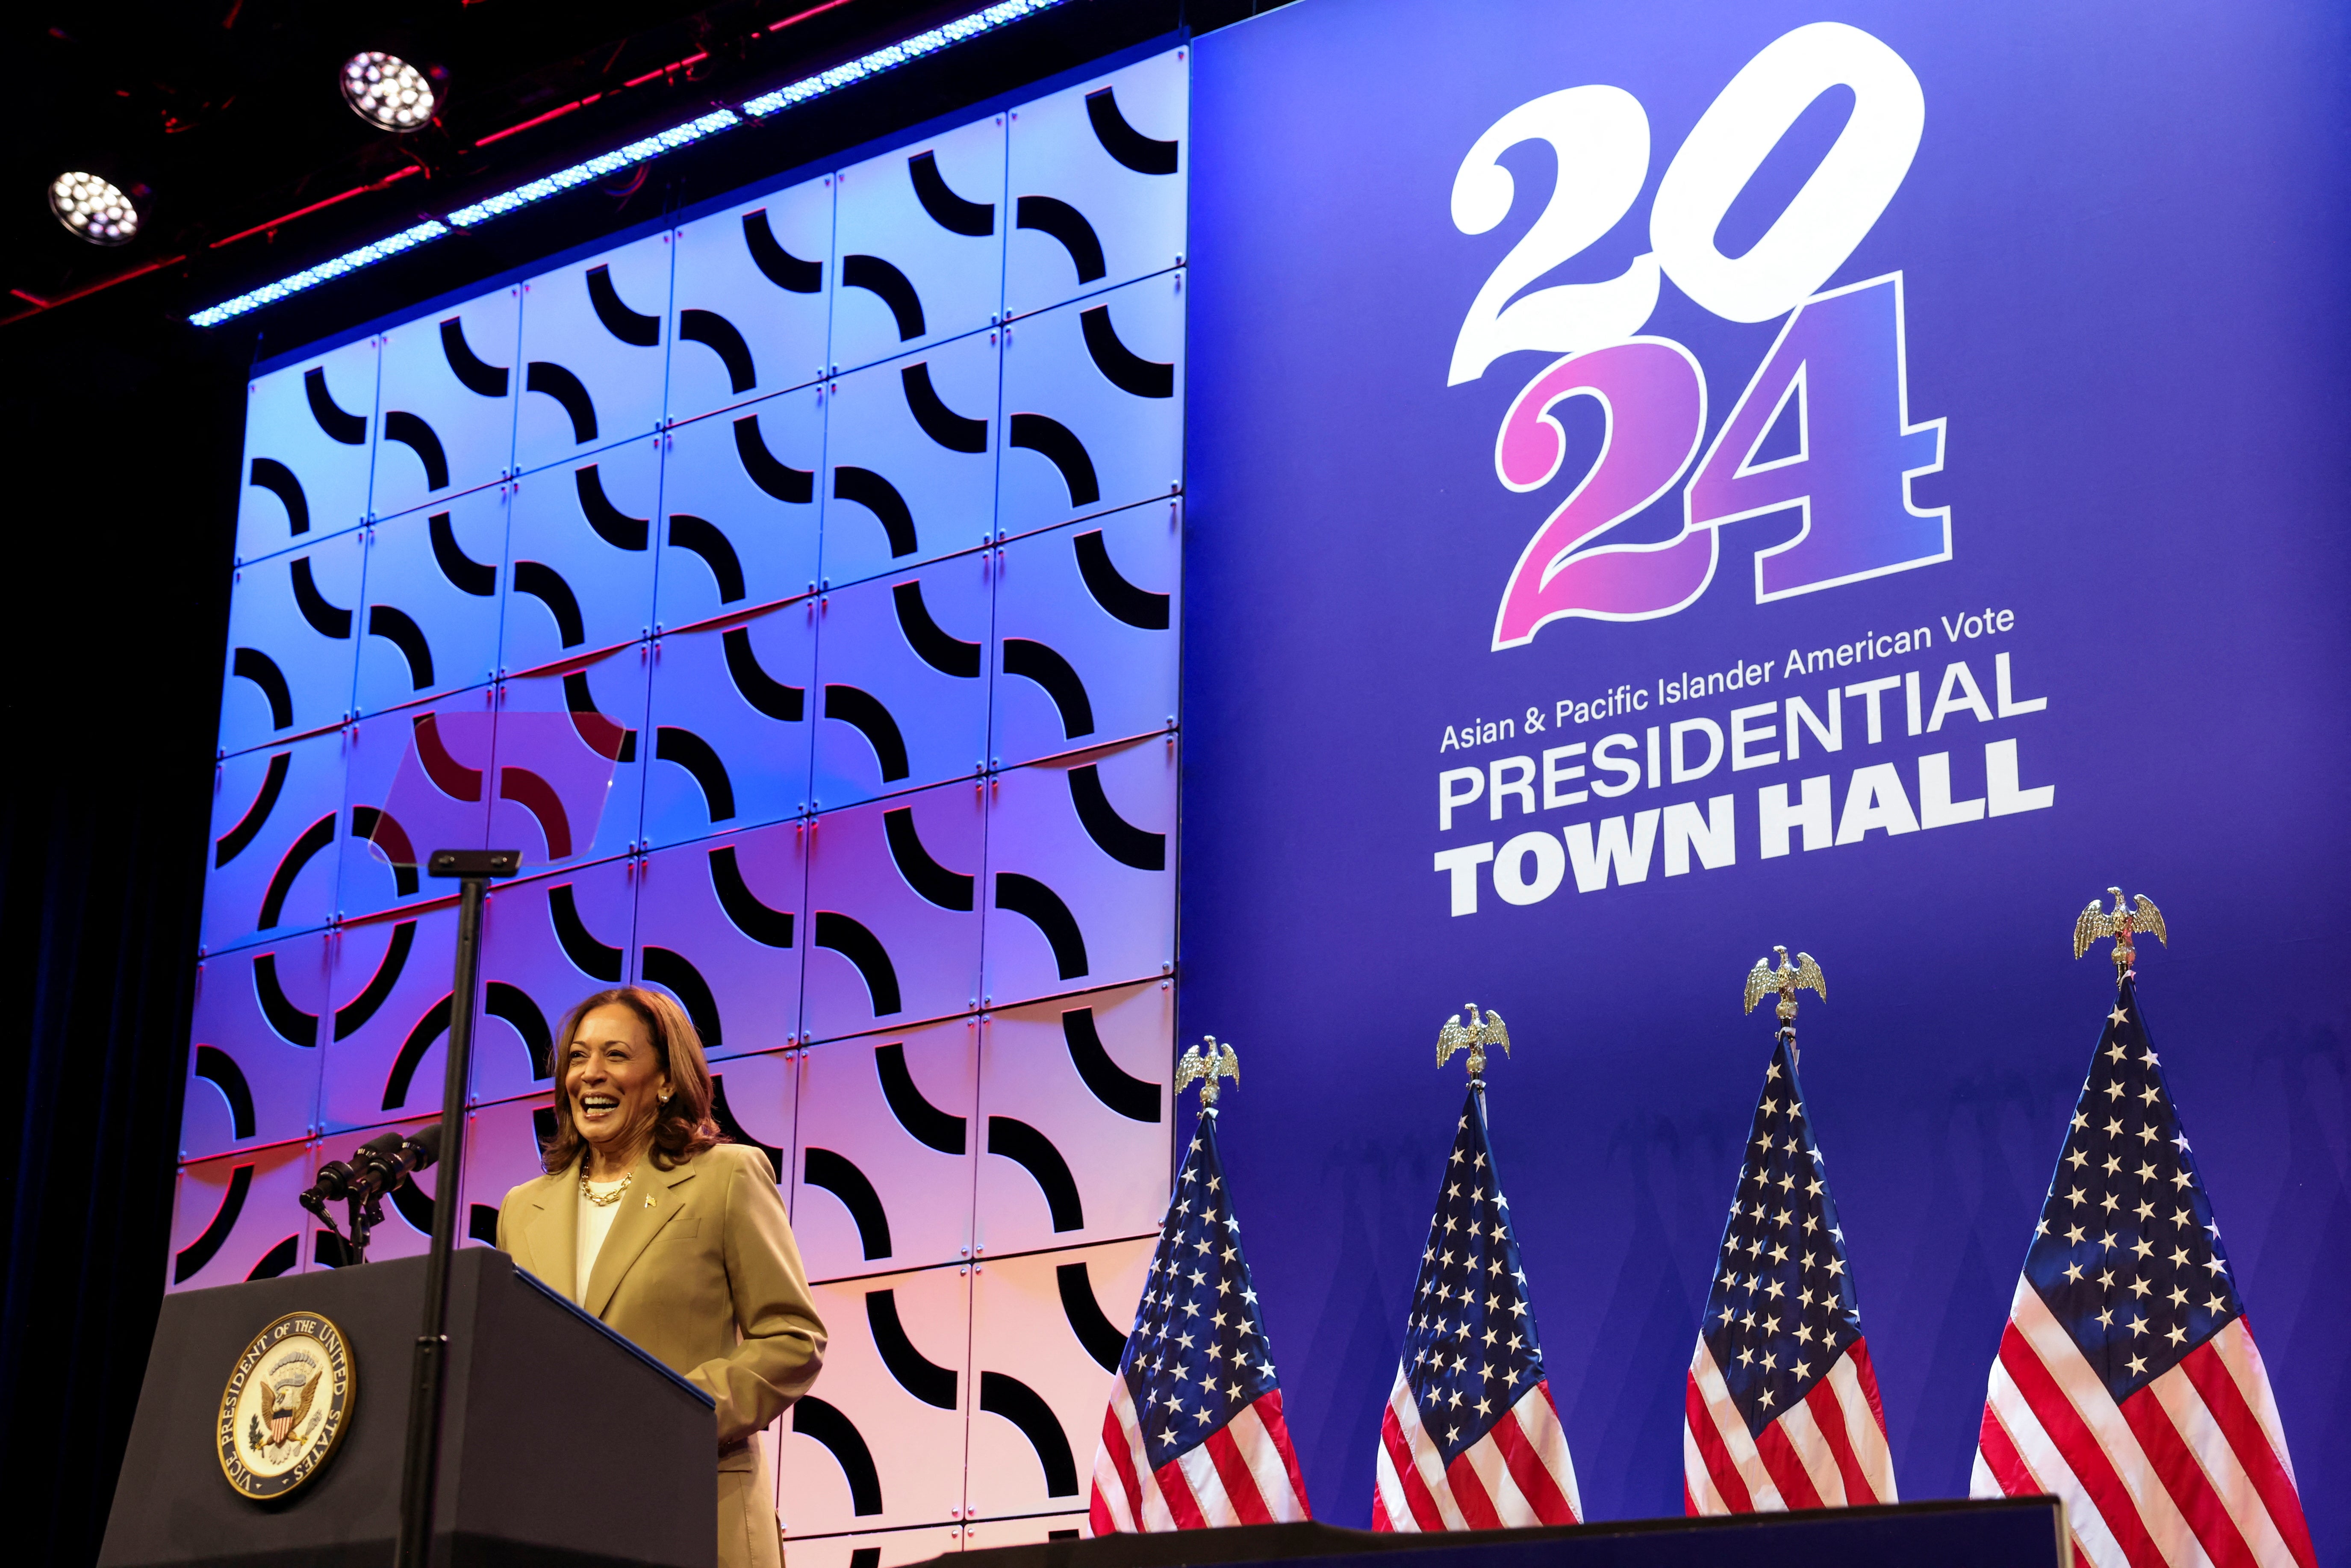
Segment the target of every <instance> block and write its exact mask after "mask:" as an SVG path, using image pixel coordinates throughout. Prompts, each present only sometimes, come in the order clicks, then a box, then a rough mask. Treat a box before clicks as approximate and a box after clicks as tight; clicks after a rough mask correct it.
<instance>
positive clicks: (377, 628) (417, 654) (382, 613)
mask: <svg viewBox="0 0 2351 1568" xmlns="http://www.w3.org/2000/svg"><path fill="white" fill-rule="evenodd" d="M368 635H369V636H371V637H381V638H382V639H383V640H384V641H385V642H387V643H391V644H392V646H393V647H395V648H397V649H399V650H400V653H401V656H402V658H404V659H406V660H407V661H408V684H409V685H411V686H412V687H413V688H414V689H415V690H417V691H420V692H421V691H423V690H424V689H425V688H426V687H427V686H430V685H432V684H433V645H432V644H431V643H427V642H426V641H425V640H424V628H423V627H422V626H419V625H418V624H417V623H416V622H415V620H414V618H413V617H412V616H411V615H410V614H409V613H408V612H406V611H404V610H395V609H393V608H392V606H391V605H389V604H378V605H374V606H371V608H370V609H369V611H368Z"/></svg>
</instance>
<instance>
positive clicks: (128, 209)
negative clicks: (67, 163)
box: [49, 170, 139, 245]
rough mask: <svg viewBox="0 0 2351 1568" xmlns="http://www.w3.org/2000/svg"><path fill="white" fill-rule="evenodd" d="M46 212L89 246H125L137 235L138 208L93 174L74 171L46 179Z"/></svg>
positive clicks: (128, 198) (126, 197)
mask: <svg viewBox="0 0 2351 1568" xmlns="http://www.w3.org/2000/svg"><path fill="white" fill-rule="evenodd" d="M49 211H50V212H52V213H54V214H57V222H59V223H61V224H63V225H65V226H66V232H67V233H68V234H70V235H73V236H74V238H76V239H81V240H88V241H89V243H90V244H92V245H128V244H130V243H131V241H132V240H134V239H136V238H138V237H139V209H138V208H136V207H134V206H132V205H131V198H130V197H128V196H126V195H124V194H123V193H121V192H120V191H119V190H117V189H115V187H114V186H113V184H112V183H110V182H108V181H105V180H101V179H99V177H98V176H97V175H95V174H85V173H83V172H80V171H78V170H76V171H74V172H70V173H65V174H60V175H58V176H57V178H56V179H54V180H52V181H50V182H49Z"/></svg>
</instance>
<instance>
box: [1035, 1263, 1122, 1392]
mask: <svg viewBox="0 0 2351 1568" xmlns="http://www.w3.org/2000/svg"><path fill="white" fill-rule="evenodd" d="M1053 1282H1054V1283H1055V1284H1057V1285H1059V1286H1060V1287H1061V1315H1062V1316H1063V1317H1066V1318H1068V1319H1069V1320H1070V1332H1071V1333H1073V1334H1076V1335H1077V1336H1078V1343H1080V1344H1081V1345H1083V1346H1085V1347H1086V1354H1088V1355H1090V1356H1092V1357H1093V1358H1094V1360H1095V1361H1096V1362H1097V1363H1099V1364H1101V1366H1102V1370H1103V1371H1104V1372H1116V1371H1117V1370H1118V1364H1119V1362H1120V1361H1121V1360H1123V1358H1124V1357H1125V1354H1126V1336H1125V1335H1124V1334H1123V1333H1119V1332H1118V1325H1117V1324H1115V1323H1113V1322H1111V1321H1110V1319H1109V1318H1108V1317H1106V1316H1104V1315H1103V1312H1102V1303H1101V1302H1100V1301H1096V1300H1095V1299H1094V1282H1093V1281H1092V1280H1091V1279H1089V1278H1088V1277H1087V1275H1086V1264H1085V1260H1084V1259H1082V1258H1081V1259H1080V1260H1078V1261H1076V1262H1074V1263H1064V1264H1062V1265H1061V1267H1059V1268H1057V1269H1055V1270H1053Z"/></svg>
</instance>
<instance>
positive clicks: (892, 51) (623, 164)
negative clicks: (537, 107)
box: [188, 0, 1065, 327]
mask: <svg viewBox="0 0 2351 1568" xmlns="http://www.w3.org/2000/svg"><path fill="white" fill-rule="evenodd" d="M1064 3H1065V0H999V3H998V4H997V5H990V6H988V7H987V9H985V10H981V11H974V12H972V13H971V14H970V15H969V16H960V17H957V18H956V20H954V21H952V22H947V23H945V24H943V25H941V26H936V27H933V28H931V29H930V30H929V31H927V32H923V33H917V34H915V35H914V37H910V38H903V39H901V40H899V41H898V42H897V43H894V44H892V45H890V46H889V47H887V48H881V49H876V50H874V51H873V52H872V53H871V54H868V55H864V56H862V57H859V58H857V59H854V60H850V61H848V62H846V63H845V64H842V65H839V66H836V67H834V68H832V69H831V70H829V71H825V72H823V73H822V74H821V75H819V76H812V77H809V78H804V79H802V80H800V81H796V82H793V83H791V84H790V85H789V86H787V87H783V88H779V89H777V90H776V91H774V92H768V93H762V94H761V95H760V96H758V98H755V99H750V100H749V101H748V102H747V103H745V104H743V105H742V106H741V113H739V114H738V113H737V112H736V110H731V109H714V110H711V111H710V112H709V113H707V114H705V115H703V116H701V117H700V118H699V119H696V120H688V121H686V122H685V123H684V124H683V125H674V126H672V127H670V129H668V130H667V131H661V132H659V133H658V134H655V135H653V136H648V137H645V138H643V140H641V141H632V142H630V143H629V144H628V145H627V146H625V147H620V148H616V149H614V150H613V151H611V152H606V153H603V154H601V156H599V157H595V158H590V159H589V160H588V161H587V162H584V163H574V164H572V165H571V166H570V167H569V168H568V169H559V170H557V171H556V172H554V173H552V174H549V175H546V176H543V177H542V178H539V179H537V180H533V181H531V182H529V183H528V184H523V185H517V186H516V187H515V188H513V189H512V190H509V191H501V192H499V193H497V194H496V195H494V196H489V197H486V198H485V199H483V200H481V201H478V202H475V203H472V204H468V205H466V206H463V207H459V208H457V209H456V210H455V212H452V213H449V214H446V220H447V221H446V222H445V223H444V222H443V221H442V220H441V219H436V218H426V219H424V220H423V222H421V223H419V224H417V225H414V226H413V227H411V228H408V229H405V230H403V231H402V232H401V233H399V234H395V235H388V236H387V237H385V238H383V239H380V240H378V241H376V242H375V243H374V244H373V245H365V246H360V248H359V249H357V250H353V251H347V252H345V253H344V254H343V255H341V256H337V257H335V258H334V259H333V260H332V261H325V262H321V263H319V265H318V266H316V267H308V268H305V269H304V270H302V271H300V272H298V273H296V274H294V276H293V277H285V278H280V279H279V280H278V281H277V282H275V283H266V284H264V285H262V286H261V287H258V288H256V289H253V290H252V291H251V292H249V293H245V294H240V295H238V296H237V297H236V298H234V299H225V300H223V301H221V303H219V304H218V305H214V306H209V307H207V308H204V309H202V310H198V311H196V312H194V313H193V314H192V315H191V316H189V318H188V319H189V320H190V321H191V322H192V323H193V324H194V325H196V326H199V327H215V326H218V325H219V324H220V323H221V322H223V321H227V320H231V319H234V318H235V317H238V316H242V315H244V314H246V312H247V311H250V310H257V309H259V308H261V307H263V306H264V305H267V304H270V303H272V302H274V301H276V300H279V299H283V298H286V297H287V295H289V294H298V293H300V292H301V291H302V290H304V289H306V288H315V287H318V286H319V284H321V283H324V282H326V281H327V280H328V279H329V278H332V277H341V276H342V275H343V274H344V273H347V272H351V271H354V270H356V269H358V268H360V267H371V266H373V265H374V264H375V263H377V262H379V261H381V260H383V259H384V258H386V257H387V256H397V255H398V254H400V253H401V252H402V251H404V250H409V249H412V248H413V247H415V246H420V245H423V244H424V243H425V242H426V241H428V240H434V239H438V238H440V237H441V236H442V235H445V234H448V233H450V232H451V231H452V230H462V229H471V228H474V227H476V226H477V225H482V224H485V223H487V222H489V221H491V220H492V219H494V218H498V217H503V216H505V215H506V214H508V213H511V212H515V211H517V210H519V209H521V208H523V207H527V206H529V205H531V204H534V203H537V202H541V201H545V200H546V199H547V198H548V197H549V196H552V195H556V194H558V193H561V192H564V191H568V190H570V189H572V188H574V187H575V186H579V185H584V184H586V183H589V182H590V181H594V180H601V179H603V178H605V177H606V176H608V175H611V174H614V173H617V172H620V171H621V170H623V169H627V168H631V167H633V166H634V165H636V164H639V163H643V162H646V161H648V160H649V159H653V158H658V157H660V156H661V155H662V154H663V153H664V152H670V151H672V150H673V149H675V148H679V147H684V146H685V145H686V144H687V143H689V142H694V141H701V140H702V139H703V138H705V137H707V136H712V135H716V133H717V132H719V131H727V130H731V129H733V128H734V127H736V126H737V125H740V124H742V123H743V122H744V119H745V117H746V116H748V117H749V118H751V119H753V120H763V119H765V118H767V117H768V116H769V115H771V114H776V113H778V112H780V111H781V110H787V109H790V108H792V107H794V106H795V105H797V104H801V103H805V102H807V101H808V100H809V99H812V98H821V97H823V96H825V95H826V94H828V93H831V92H836V91H838V90H840V89H842V88H844V87H848V86H850V85H851V84H852V83H855V82H860V81H862V80H864V79H865V78H868V77H871V76H876V75H879V74H880V73H881V72H883V71H886V70H889V69H891V68H893V67H897V66H902V65H904V64H905V63H906V62H907V61H909V60H915V59H920V58H922V57H924V56H925V55H930V54H935V53H936V52H937V51H938V50H940V49H944V48H947V47H951V46H953V45H956V44H959V43H962V42H963V41H964V40H965V39H967V38H973V37H978V36H979V35H980V34H983V33H989V32H993V31H995V30H996V29H997V28H998V27H1001V26H1007V25H1008V24H1009V23H1013V22H1017V21H1019V20H1020V19H1021V18H1023V17H1025V16H1035V15H1037V14H1038V13H1039V12H1040V11H1050V10H1052V9H1053V8H1054V7H1056V6H1058V5H1062V4H1064ZM778 26H781V24H778ZM370 61H381V62H382V64H383V65H384V66H385V67H390V68H393V69H395V70H405V71H408V72H410V74H411V75H413V76H414V77H415V78H416V79H417V84H418V86H419V87H420V88H423V74H422V73H421V72H417V71H415V70H414V68H413V67H410V66H409V65H407V63H406V62H404V61H402V60H399V59H396V58H394V57H392V56H389V55H381V54H373V53H371V54H366V55H360V56H356V57H353V59H352V61H351V64H350V67H347V68H345V70H346V74H345V76H344V78H343V81H344V92H345V96H346V97H352V89H351V85H350V84H351V77H350V74H349V73H350V69H351V68H358V67H362V66H364V65H365V64H366V63H367V62H370ZM361 74H362V75H363V74H364V72H362V73H361ZM423 90H424V91H425V92H426V94H427V97H426V99H424V102H425V103H426V105H427V107H426V110H425V114H426V115H429V114H430V112H431V109H430V103H431V99H430V90H431V89H429V88H423ZM351 107H352V109H353V110H354V111H356V112H358V113H360V115H361V117H362V118H364V119H366V120H368V121H369V122H370V123H371V124H375V123H383V122H381V121H380V120H378V119H377V116H376V115H375V114H374V113H373V112H371V111H370V110H362V109H360V104H359V101H358V99H357V98H356V97H353V98H352V103H351ZM423 123H424V116H419V117H418V118H417V119H416V120H414V122H413V124H411V125H406V126H403V125H399V124H386V125H385V129H387V130H393V131H398V130H413V129H415V128H416V127H417V126H421V125H423Z"/></svg>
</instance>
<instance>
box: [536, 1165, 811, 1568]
mask: <svg viewBox="0 0 2351 1568" xmlns="http://www.w3.org/2000/svg"><path fill="white" fill-rule="evenodd" d="M579 1183H580V1172H579V1167H578V1166H570V1167H568V1168H566V1169H565V1170H563V1171H560V1172H559V1173H557V1174H556V1175H554V1176H540V1177H538V1179H537V1180H535V1181H527V1182H525V1183H523V1184H522V1185H521V1186H517V1187H516V1188H515V1189H514V1190H512V1191H511V1192H509V1193H507V1197H506V1202H505V1203H503V1204H501V1205H500V1206H499V1207H498V1248H499V1249H500V1250H501V1251H503V1252H506V1253H507V1254H509V1255H511V1256H512V1257H513V1259H514V1260H515V1261H516V1262H517V1264H519V1265H521V1266H522V1267H523V1268H525V1269H528V1270H530V1271H531V1272H532V1273H534V1274H536V1275H538V1277H539V1278H540V1279H541V1280H544V1281H547V1282H548V1283H549V1284H550V1285H552V1286H554V1287H555V1288H556V1289H557V1290H558V1291H561V1292H562V1293H563V1294H564V1295H566V1296H569V1295H571V1293H572V1287H573V1286H574V1285H575V1284H576V1283H577V1282H578V1279H579V1256H580V1250H579V1241H580V1207H579V1205H580V1196H579V1194H580V1187H579ZM580 1306H581V1307H583V1308H584V1309H586V1310H587V1311H588V1312H591V1313H593V1314H594V1315H595V1316H597V1317H599V1318H601V1319H602V1320H603V1321H604V1322H606V1323H608V1324H610V1325H611V1327H612V1328H613V1329H615V1330H617V1331H618V1332H620V1333H623V1334H625V1335H627V1336H628V1337H629V1338H630V1339H631V1340H632V1341H634V1342H635V1343H637V1344H639V1345H640V1346H642V1347H643V1349H645V1350H646V1351H647V1352H649V1353H650V1354H652V1355H653V1356H654V1357H655V1358H656V1359H657V1360H659V1361H660V1362H661V1363H662V1364H664V1365H666V1366H668V1367H669V1368H670V1369H671V1370H672V1371H674V1372H676V1373H679V1374H680V1375H683V1376H684V1377H685V1378H686V1379H687V1380H688V1381H689V1382H691V1383H693V1384H694V1385H695V1386H696V1387H698V1388H700V1389H701V1390H702V1391H703V1392H704V1393H705V1394H708V1395H709V1396H711V1397H712V1398H714V1399H716V1401H717V1402H718V1410H717V1416H718V1470H719V1498H720V1517H719V1521H718V1531H719V1542H718V1560H719V1562H720V1563H722V1564H732V1563H737V1562H745V1563H752V1564H758V1563H773V1562H775V1561H776V1560H777V1559H776V1555H775V1552H776V1547H775V1545H774V1542H775V1540H776V1525H775V1510H774V1507H773V1504H772V1502H771V1501H769V1500H768V1496H767V1495H765V1494H764V1491H763V1489H762V1487H761V1486H759V1485H758V1480H759V1479H764V1478H760V1477H758V1471H759V1470H760V1469H761V1466H760V1463H759V1457H758V1449H757V1447H756V1445H754V1444H752V1443H751V1442H750V1441H749V1438H750V1437H751V1435H752V1434H753V1433H755V1432H757V1431H758V1430H760V1429H761V1428H762V1427H766V1426H768V1424H769V1423H770V1422H772V1421H774V1420H775V1418H776V1417H777V1416H780V1415H782V1414H783V1412H784V1410H785V1407H786V1406H789V1405H790V1404H791V1402H792V1401H793V1400H795V1399H797V1398H799V1396H800V1395H802V1394H803V1393H805V1392H806V1391H807V1390H808V1387H809V1385H810V1384H812V1383H814V1382H815V1381H816V1375H817V1370H818V1368H819V1367H820V1365H821V1364H823V1360H824V1324H823V1323H822V1322H819V1321H818V1318H817V1315H816V1308H815V1306H814V1305H813V1303H811V1302H810V1300H809V1291H808V1276H807V1274H806V1272H805V1271H804V1270H802V1268H801V1266H800V1253H799V1245H798V1244H797V1243H795V1242H794V1241H793V1240H792V1228H791V1222H790V1221H789V1219H788V1218H785V1215H784V1205H783V1199H782V1198H781V1197H780V1196H778V1193H777V1191H776V1174H775V1172H774V1171H773V1170H771V1169H770V1168H769V1167H768V1157H767V1155H764V1154H761V1153H760V1152H759V1151H758V1149H754V1148H749V1147H747V1146H746V1145H741V1144H720V1145H716V1147H714V1148H710V1149H706V1150H705V1151H703V1153H701V1154H700V1155H696V1156H695V1157H694V1158H693V1159H691V1160H689V1161H687V1162H686V1163H685V1164H684V1165H681V1166H678V1167H676V1168H675V1169H674V1170H666V1171H664V1170H661V1169H659V1168H657V1167H656V1166H654V1165H653V1161H652V1160H651V1159H650V1158H648V1159H646V1160H645V1161H643V1163H642V1164H640V1165H639V1166H638V1167H637V1175H636V1179H635V1180H634V1181H633V1182H632V1183H631V1184H630V1186H629V1189H628V1191H627V1192H626V1193H624V1194H622V1198H621V1211H620V1213H618V1214H616V1215H614V1216H613V1217H612V1228H611V1231H610V1232H609V1233H608V1234H607V1235H606V1236H605V1238H604V1246H603V1249H602V1250H601V1251H599V1252H598V1253H597V1254H596V1267H595V1270H594V1271H593V1272H592V1273H590V1275H589V1277H588V1291H587V1294H586V1295H585V1296H584V1297H583V1298H580ZM746 1472H747V1473H746ZM731 1514H740V1515H741V1516H742V1517H740V1518H730V1517H729V1516H730V1515H731ZM762 1531H764V1535H765V1539H764V1541H762V1540H761V1533H762ZM746 1541H747V1542H748V1552H749V1555H748V1556H745V1555H743V1553H744V1552H745V1551H746V1545H745V1542H746ZM762 1546H764V1547H765V1550H764V1551H763V1550H760V1548H761V1547H762Z"/></svg>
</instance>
